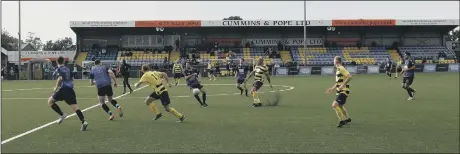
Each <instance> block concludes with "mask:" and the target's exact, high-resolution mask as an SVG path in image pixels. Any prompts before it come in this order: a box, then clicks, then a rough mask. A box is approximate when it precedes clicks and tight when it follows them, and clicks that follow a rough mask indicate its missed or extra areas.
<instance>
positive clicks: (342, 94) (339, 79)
mask: <svg viewBox="0 0 460 154" xmlns="http://www.w3.org/2000/svg"><path fill="white" fill-rule="evenodd" d="M334 65H335V67H336V69H337V71H336V73H335V75H336V77H335V84H334V86H332V87H331V88H329V89H326V93H327V94H330V93H331V92H332V91H333V90H336V98H335V101H334V102H332V108H333V109H334V110H335V112H336V114H337V117H338V118H339V124H338V125H337V127H342V126H343V125H345V124H347V123H349V122H351V118H350V116H348V112H347V110H346V109H345V103H346V102H347V97H348V95H349V94H350V85H348V82H350V80H351V78H352V76H351V74H350V73H349V72H348V71H347V69H345V67H343V65H342V58H341V57H339V56H336V57H335V58H334Z"/></svg>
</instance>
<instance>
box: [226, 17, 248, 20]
mask: <svg viewBox="0 0 460 154" xmlns="http://www.w3.org/2000/svg"><path fill="white" fill-rule="evenodd" d="M223 20H243V18H241V17H240V16H230V17H228V18H224V19H223Z"/></svg>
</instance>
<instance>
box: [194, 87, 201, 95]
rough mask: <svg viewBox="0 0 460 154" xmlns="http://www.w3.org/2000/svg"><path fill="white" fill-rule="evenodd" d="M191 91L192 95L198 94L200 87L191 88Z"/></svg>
mask: <svg viewBox="0 0 460 154" xmlns="http://www.w3.org/2000/svg"><path fill="white" fill-rule="evenodd" d="M192 92H193V95H198V94H200V92H201V91H200V89H198V88H194V89H193V90H192Z"/></svg>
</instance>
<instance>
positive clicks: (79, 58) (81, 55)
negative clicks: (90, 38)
mask: <svg viewBox="0 0 460 154" xmlns="http://www.w3.org/2000/svg"><path fill="white" fill-rule="evenodd" d="M86 57H88V52H78V55H77V58H76V59H75V63H76V64H77V65H79V64H81V63H82V62H83V61H84V60H85V59H86Z"/></svg>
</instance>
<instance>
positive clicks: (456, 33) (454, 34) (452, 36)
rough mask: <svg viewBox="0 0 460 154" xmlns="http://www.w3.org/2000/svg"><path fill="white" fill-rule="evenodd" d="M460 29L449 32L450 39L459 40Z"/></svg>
mask: <svg viewBox="0 0 460 154" xmlns="http://www.w3.org/2000/svg"><path fill="white" fill-rule="evenodd" d="M459 37H460V31H459V29H456V30H452V31H450V32H449V33H448V34H447V40H448V41H459Z"/></svg>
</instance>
